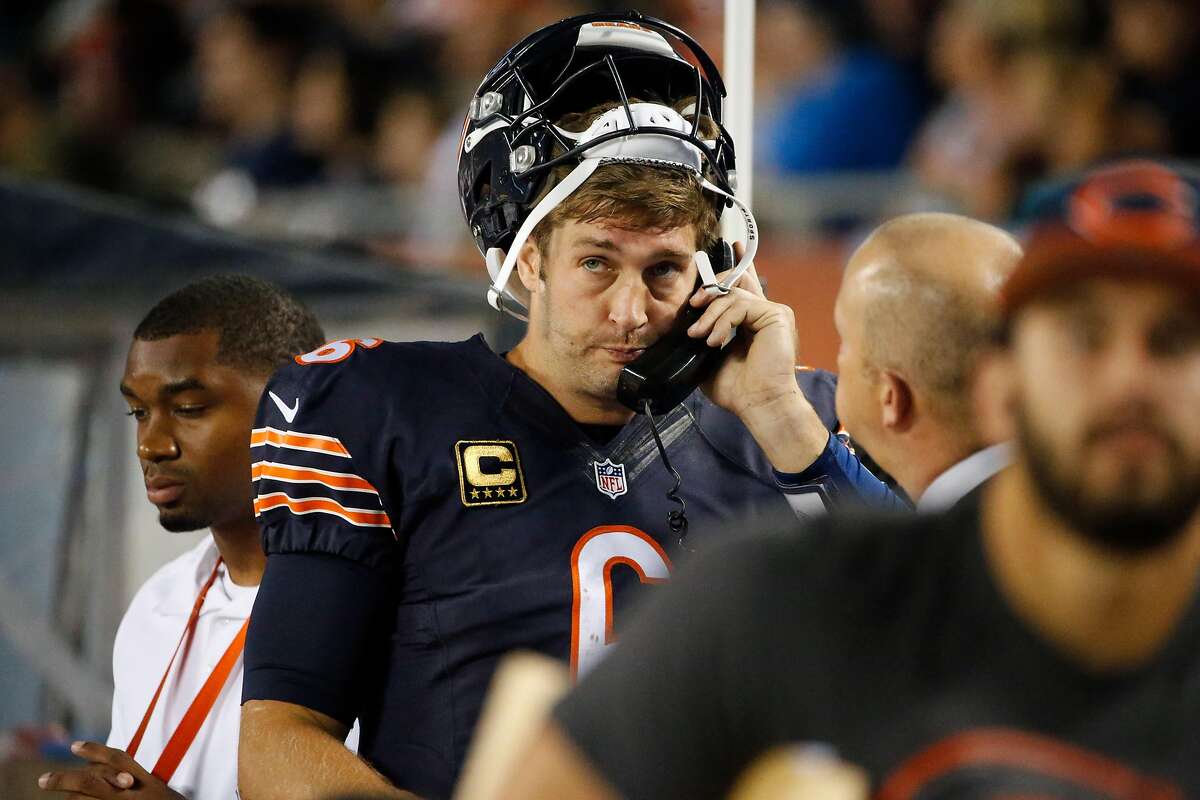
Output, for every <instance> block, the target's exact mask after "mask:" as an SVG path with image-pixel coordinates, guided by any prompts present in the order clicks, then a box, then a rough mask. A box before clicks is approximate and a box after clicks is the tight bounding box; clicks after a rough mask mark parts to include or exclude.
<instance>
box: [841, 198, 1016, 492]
mask: <svg viewBox="0 0 1200 800" xmlns="http://www.w3.org/2000/svg"><path fill="white" fill-rule="evenodd" d="M1020 256H1021V248H1020V245H1019V244H1017V241H1016V239H1014V238H1013V237H1012V236H1010V235H1009V234H1007V233H1006V232H1004V231H1002V230H1000V229H999V228H996V227H993V226H991V225H987V224H985V223H982V222H978V221H976V220H972V219H968V218H966V217H960V216H956V215H953V214H911V215H907V216H903V217H898V218H896V219H893V220H891V221H889V222H887V223H884V224H883V225H881V226H880V227H879V228H877V229H876V230H875V231H874V232H872V233H871V235H870V236H869V237H868V238H867V240H866V241H865V242H863V244H862V245H861V246H860V247H859V248H858V250H856V251H855V252H854V254H853V255H852V256H851V258H850V261H849V263H848V264H847V266H846V273H845V276H844V277H843V279H842V288H841V291H840V292H839V294H838V300H837V307H836V309H835V319H836V322H837V326H838V331H839V333H840V334H841V337H842V354H841V356H839V361H843V360H844V361H846V362H847V363H839V370H840V371H841V372H842V375H841V377H840V382H842V383H845V384H846V386H845V390H844V392H843V391H842V390H841V389H840V388H839V403H838V405H839V412H841V413H842V420H843V423H844V424H845V425H846V426H847V428H848V429H849V430H850V433H851V435H853V436H854V437H855V438H856V439H858V440H859V441H861V442H862V443H863V444H864V446H866V448H867V450H868V451H870V452H871V454H872V455H873V456H875V457H876V458H877V459H880V464H881V465H882V466H883V467H884V468H885V469H889V466H888V464H886V463H884V460H883V458H882V457H884V453H883V452H882V450H883V448H882V447H881V446H880V444H878V443H876V444H875V445H874V446H873V444H872V441H871V439H872V438H876V434H877V433H878V432H879V431H881V430H882V428H884V427H886V425H887V422H886V421H883V420H881V418H880V417H881V415H880V413H879V408H878V402H879V392H878V391H875V390H877V389H878V388H879V381H880V380H881V378H882V377H883V376H884V375H885V374H891V375H894V376H898V377H899V378H900V379H902V380H903V381H904V382H905V383H906V385H907V387H908V388H909V389H911V394H912V406H913V410H914V413H915V414H918V415H926V416H927V418H928V421H929V423H930V424H934V425H937V426H939V427H941V428H944V429H945V431H946V433H947V435H949V436H953V437H955V438H956V439H958V440H959V441H961V442H962V447H963V448H965V449H967V452H970V450H973V449H975V447H974V445H975V444H976V440H975V439H974V434H973V426H972V425H971V415H970V401H969V396H968V395H969V392H968V386H967V384H968V380H969V378H970V375H971V372H972V370H973V368H974V365H975V362H976V359H977V357H978V355H979V353H980V351H981V350H982V349H983V348H984V347H985V346H986V344H987V342H988V340H989V339H990V337H991V335H992V333H993V331H994V330H995V327H996V325H997V324H998V322H999V308H998V304H997V303H998V300H997V291H998V290H999V287H1000V285H1001V283H1002V282H1003V280H1004V278H1005V277H1007V275H1008V274H1009V272H1011V271H1012V269H1013V268H1014V267H1015V266H1016V262H1017V260H1018V259H1019V258H1020ZM843 393H844V394H845V395H846V397H845V398H843V397H842V395H843ZM843 403H845V405H846V406H847V407H846V408H845V409H843V408H842V406H843ZM855 423H857V425H856V424H855ZM855 427H858V428H859V430H857V431H856V430H855ZM877 451H878V452H877ZM952 463H953V462H952ZM947 466H949V465H947ZM889 471H892V470H891V469H889Z"/></svg>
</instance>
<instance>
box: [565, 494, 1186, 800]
mask: <svg viewBox="0 0 1200 800" xmlns="http://www.w3.org/2000/svg"><path fill="white" fill-rule="evenodd" d="M978 509H979V505H978V502H977V501H975V500H972V501H968V502H965V503H963V504H961V505H960V507H958V508H956V509H954V510H952V511H951V512H949V513H948V514H947V515H946V516H942V517H910V518H907V519H902V518H887V519H863V518H846V519H842V520H829V521H826V522H824V523H822V524H820V525H819V526H817V527H815V528H814V529H811V530H809V531H806V532H804V533H803V534H801V535H796V534H794V533H789V534H781V535H776V536H774V537H769V538H763V539H761V540H757V541H755V542H753V543H748V542H745V541H743V542H739V543H737V545H736V547H721V548H719V549H717V550H716V551H715V552H712V553H709V554H707V556H706V557H705V558H704V559H702V560H700V561H699V562H697V563H695V564H693V565H692V567H693V570H692V571H690V572H689V571H687V570H685V571H684V573H683V575H682V576H681V577H680V578H678V579H677V580H676V581H675V582H674V583H673V585H672V586H670V587H666V588H665V589H664V591H663V592H662V593H661V594H660V595H658V596H657V597H656V598H655V599H654V602H653V603H651V604H649V605H648V607H647V608H646V609H645V613H644V614H643V615H640V616H639V618H638V619H637V620H635V623H634V624H633V625H632V626H631V630H630V631H629V632H628V633H627V634H626V636H625V637H623V638H622V640H621V642H620V644H619V645H618V647H617V648H616V649H615V651H614V652H613V653H612V654H611V655H610V656H609V657H608V658H607V659H606V660H605V661H604V662H603V663H602V664H600V665H599V666H598V667H597V668H596V670H594V671H593V672H592V673H590V674H589V675H588V676H587V677H586V678H585V679H584V680H583V682H582V683H581V684H580V685H579V687H578V688H577V689H576V691H575V692H574V693H572V694H571V695H570V696H569V697H568V698H567V699H566V700H564V701H563V702H562V703H561V704H560V705H559V707H558V708H557V709H556V711H555V714H556V717H557V719H558V721H559V722H560V724H562V725H563V726H564V728H565V729H566V731H567V732H568V734H569V735H570V736H571V737H572V738H573V739H574V740H575V741H576V742H577V743H578V744H579V745H580V747H581V748H582V750H583V751H584V752H585V753H586V754H587V755H588V756H589V757H590V758H591V759H592V761H593V762H594V764H595V765H596V766H597V767H598V768H599V769H600V771H601V773H602V774H603V775H604V776H605V777H606V778H607V779H608V780H609V781H610V782H611V783H612V784H613V785H614V786H616V787H617V788H618V789H619V790H620V791H621V792H622V793H623V794H625V795H626V796H628V797H631V798H641V797H645V798H662V797H688V798H705V797H721V796H724V794H725V792H726V791H727V789H728V787H729V786H730V784H731V782H732V781H733V780H734V779H735V778H736V777H737V775H738V774H739V773H740V772H741V771H742V770H743V769H744V768H745V767H746V766H747V765H748V764H749V763H750V761H752V760H753V759H754V758H755V757H756V756H757V755H759V754H761V753H762V752H763V751H765V750H767V749H769V748H770V747H772V746H775V745H778V744H784V743H812V744H818V743H819V744H823V745H832V747H833V748H834V749H835V750H836V751H837V753H838V754H839V755H840V756H841V757H842V758H843V759H845V760H847V761H849V762H851V763H854V764H857V765H859V766H862V767H864V768H865V769H867V770H868V772H869V773H870V775H871V778H872V781H873V784H874V787H875V789H876V791H879V792H880V794H879V795H878V796H880V797H886V798H895V799H898V798H945V797H968V796H969V797H982V796H987V797H992V796H998V794H1005V793H1011V794H1012V795H1013V796H1016V795H1021V796H1038V797H1050V798H1078V799H1080V800H1083V799H1085V798H1113V797H1118V796H1120V797H1183V796H1186V795H1194V794H1197V793H1200V625H1198V617H1200V609H1198V608H1197V603H1195V602H1194V603H1193V604H1192V608H1191V609H1190V610H1189V612H1188V613H1187V615H1186V616H1185V619H1184V620H1183V621H1182V622H1181V623H1180V625H1179V626H1178V627H1177V629H1176V631H1175V633H1174V635H1173V636H1172V638H1171V639H1170V641H1169V642H1168V643H1167V645H1166V646H1165V647H1164V648H1163V649H1162V651H1161V652H1160V653H1159V654H1158V656H1157V657H1156V658H1154V659H1152V660H1151V661H1150V663H1147V664H1146V665H1144V666H1143V667H1141V668H1139V669H1136V670H1131V671H1127V672H1122V673H1120V674H1096V673H1091V672H1088V671H1085V670H1084V669H1082V668H1081V667H1079V666H1078V665H1076V664H1075V663H1073V662H1071V661H1070V660H1068V659H1067V658H1065V657H1064V656H1062V655H1060V653H1059V652H1058V651H1057V650H1055V649H1054V648H1053V647H1051V646H1050V645H1049V643H1048V642H1046V641H1045V640H1043V639H1041V638H1040V637H1039V636H1038V635H1036V634H1035V633H1034V632H1033V631H1032V630H1031V629H1029V628H1028V627H1027V626H1026V625H1025V623H1024V622H1023V621H1022V620H1020V619H1018V618H1017V617H1016V616H1015V615H1014V613H1013V612H1012V611H1011V610H1010V608H1009V606H1008V604H1007V603H1006V601H1005V600H1004V599H1003V598H1002V596H1001V595H1000V594H999V591H998V589H997V587H996V585H995V583H994V580H993V578H992V576H991V573H990V571H989V568H988V566H987V561H986V557H985V555H984V551H983V548H982V544H981V538H980V533H979V521H978V513H979V510H978ZM1122 792H1124V793H1122ZM1156 792H1161V793H1156Z"/></svg>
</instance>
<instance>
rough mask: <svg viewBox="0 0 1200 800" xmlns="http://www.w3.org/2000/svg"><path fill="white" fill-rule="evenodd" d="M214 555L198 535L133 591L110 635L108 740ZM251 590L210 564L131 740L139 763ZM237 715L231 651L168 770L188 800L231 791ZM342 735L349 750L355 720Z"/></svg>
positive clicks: (192, 689) (148, 682)
mask: <svg viewBox="0 0 1200 800" xmlns="http://www.w3.org/2000/svg"><path fill="white" fill-rule="evenodd" d="M218 555H219V553H218V552H217V546H216V543H215V542H213V538H212V536H211V535H209V536H206V537H204V539H203V540H201V541H200V543H199V544H197V545H196V546H195V547H194V548H192V549H191V550H189V551H188V552H186V553H184V554H183V555H181V556H180V557H179V558H177V559H175V560H174V561H171V562H170V563H168V564H167V565H166V566H164V567H162V568H161V569H159V570H158V571H157V572H155V573H154V574H153V575H152V576H151V577H150V579H149V580H148V581H146V583H144V584H143V585H142V588H141V589H139V590H138V592H137V594H136V595H134V597H133V602H132V603H130V604H129V610H127V611H126V612H125V616H124V618H122V620H121V626H120V627H119V628H118V629H117V638H116V642H115V643H114V644H113V684H114V687H115V689H114V691H113V711H112V730H111V731H110V732H109V734H108V746H109V747H115V748H119V749H122V750H124V749H125V748H126V747H128V746H129V742H130V740H131V739H132V738H133V734H134V732H135V731H136V730H137V727H138V725H139V724H141V721H142V717H143V715H145V713H146V708H147V706H149V704H150V698H152V697H153V696H154V690H155V689H157V688H158V683H159V681H160V680H162V676H163V671H164V670H165V669H166V667H167V662H169V661H170V660H171V653H173V652H174V651H175V645H176V644H178V643H179V637H180V636H182V635H183V630H184V628H185V627H187V621H188V617H189V615H190V614H191V611H192V605H193V604H194V603H195V602H196V596H197V595H198V594H199V593H200V588H201V587H202V586H203V585H204V582H205V581H207V580H208V578H209V576H210V575H212V571H213V565H214V564H216V563H217V556H218ZM257 594H258V587H257V586H238V585H237V584H235V583H234V582H233V581H232V580H231V579H230V577H229V571H228V570H227V569H226V568H225V565H224V564H222V565H221V566H220V567H219V568H218V572H217V580H216V581H214V582H213V585H212V588H210V589H209V590H208V596H207V597H205V599H204V605H203V606H202V607H201V609H200V617H199V619H198V620H197V623H196V632H195V634H194V635H193V637H192V644H191V647H190V648H189V649H188V653H187V658H186V659H183V650H182V649H181V650H180V653H179V656H177V657H176V659H175V663H174V664H173V665H172V667H171V674H170V675H169V676H168V677H167V682H166V685H165V686H164V687H163V691H162V694H161V695H160V696H159V698H158V704H157V705H156V706H155V707H154V714H153V715H152V716H151V717H150V722H149V724H148V725H147V726H146V732H145V734H144V735H143V737H142V742H141V745H139V747H138V751H137V756H136V760H137V762H138V763H139V764H141V765H142V766H143V767H144V768H145V769H146V770H147V771H150V770H152V769H153V768H154V764H155V762H157V761H158V758H159V756H160V755H162V751H163V748H164V747H166V744H167V741H168V740H169V739H170V738H171V734H173V733H174V732H175V729H176V728H177V727H178V726H179V722H180V720H182V719H183V715H184V713H185V712H186V711H187V709H188V707H189V706H190V705H191V704H192V701H193V700H194V699H195V698H196V694H197V693H198V692H199V691H200V687H201V686H203V685H204V682H205V681H206V680H207V679H208V676H209V675H210V674H212V671H213V668H214V667H215V666H216V665H217V662H218V661H219V660H220V659H221V656H223V655H224V654H225V650H226V649H227V648H228V647H229V644H230V642H232V641H233V637H234V636H235V635H237V632H238V630H239V629H240V628H241V626H242V623H243V622H245V621H246V618H247V617H249V616H250V610H251V608H252V607H253V605H254V597H255V596H256V595H257ZM180 659H183V663H182V664H180ZM241 718H242V659H241V658H240V657H239V658H238V661H237V663H236V664H235V665H234V668H233V672H232V673H231V674H230V675H229V679H228V680H227V681H226V682H225V686H224V687H223V688H222V689H221V693H220V694H219V695H218V696H217V700H216V702H215V703H214V704H213V707H212V710H211V711H210V712H209V714H208V718H207V719H205V720H204V724H203V725H202V726H201V727H200V730H199V732H198V733H197V734H196V738H195V740H194V741H193V742H192V745H191V747H189V748H188V750H187V752H186V753H185V754H184V756H183V760H182V761H180V762H179V766H178V768H176V770H175V774H174V775H173V776H172V777H171V780H170V782H169V785H170V787H171V788H172V789H174V790H175V791H177V792H179V793H180V794H182V795H184V796H185V797H188V798H191V800H233V798H236V797H237V751H238V727H239V725H240V724H241ZM346 744H347V746H348V747H350V748H351V749H357V745H358V726H357V724H356V725H355V726H354V728H353V729H352V730H351V731H350V736H349V738H348V739H347V740H346Z"/></svg>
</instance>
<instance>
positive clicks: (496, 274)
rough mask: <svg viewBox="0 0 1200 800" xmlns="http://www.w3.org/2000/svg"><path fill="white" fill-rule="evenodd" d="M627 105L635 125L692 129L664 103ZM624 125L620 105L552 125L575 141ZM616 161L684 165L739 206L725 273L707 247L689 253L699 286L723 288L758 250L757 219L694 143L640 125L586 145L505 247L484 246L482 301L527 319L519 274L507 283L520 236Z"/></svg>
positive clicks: (521, 243)
mask: <svg viewBox="0 0 1200 800" xmlns="http://www.w3.org/2000/svg"><path fill="white" fill-rule="evenodd" d="M630 111H632V112H633V119H634V122H635V123H636V124H637V125H638V126H639V127H660V128H669V129H673V130H676V131H679V132H680V133H690V132H691V130H692V123H691V122H689V121H688V120H686V119H684V118H683V117H682V116H681V115H680V114H679V113H678V112H676V111H675V110H674V109H672V108H670V107H668V106H661V105H658V104H656V103H634V104H632V105H631V106H630ZM628 128H629V118H628V115H627V114H626V113H625V108H624V107H623V106H618V107H616V108H613V109H610V110H609V111H606V112H605V113H603V114H601V115H600V116H599V117H597V118H596V120H595V121H594V122H592V124H591V126H590V127H589V128H588V129H587V130H586V131H584V132H583V133H572V132H570V131H564V130H562V129H561V128H560V129H558V131H559V133H560V134H562V135H563V136H564V137H565V138H568V139H573V140H575V142H576V144H584V143H586V142H587V141H589V140H591V139H594V138H595V137H596V136H599V135H601V134H604V133H608V132H610V131H614V130H626V129H628ZM616 163H636V164H645V165H647V166H664V167H675V168H682V169H686V170H688V171H689V172H692V173H694V174H695V175H696V176H697V177H698V178H699V179H700V186H701V187H702V188H703V189H705V190H706V191H709V192H712V193H713V194H716V195H720V196H721V197H724V198H726V199H728V200H729V201H731V202H732V203H733V205H734V207H736V208H737V209H738V211H740V212H741V222H742V228H743V230H744V231H745V238H744V240H743V241H744V243H745V251H744V252H743V253H742V257H741V259H740V260H739V261H738V263H737V265H736V266H735V267H734V268H733V269H732V270H731V271H730V272H729V274H728V275H726V276H725V279H724V280H723V281H720V282H718V281H717V276H716V273H715V272H714V271H713V265H712V262H711V261H710V260H709V257H708V253H705V252H704V251H702V250H698V251H696V253H695V255H694V256H693V259H694V260H695V262H696V269H697V270H698V271H699V273H700V281H701V284H702V285H703V286H704V288H705V289H707V290H708V291H710V292H713V293H720V294H725V293H726V292H728V291H729V290H730V288H732V286H733V285H734V284H735V283H737V281H738V279H739V278H741V277H742V274H743V273H744V272H745V271H746V270H747V269H749V268H750V265H751V264H752V263H753V262H754V255H755V253H757V252H758V225H757V224H756V223H755V221H754V215H753V214H751V213H750V209H749V208H747V207H746V204H745V203H743V202H742V201H741V200H738V199H737V198H736V197H734V196H733V195H732V194H730V193H729V192H726V191H724V190H723V189H721V188H719V187H717V186H714V185H713V184H712V183H711V182H709V181H708V180H706V179H705V178H704V177H703V169H702V167H703V157H702V156H701V154H700V151H699V149H698V148H697V147H696V146H695V145H693V144H691V143H690V142H687V141H684V140H683V139H679V138H676V137H674V136H664V135H660V134H654V133H652V132H649V131H643V132H642V133H636V134H630V135H629V136H619V137H616V138H614V139H610V140H609V141H607V142H604V143H603V144H601V145H598V146H596V147H594V148H592V149H591V150H589V151H588V152H587V156H586V157H585V158H584V159H583V160H582V161H581V162H580V163H579V165H578V166H576V167H575V169H573V170H571V172H570V173H569V174H568V175H567V176H566V177H565V178H563V179H562V180H561V181H560V182H559V183H557V184H556V185H555V186H554V187H553V188H552V189H551V190H550V191H549V192H547V194H546V196H545V197H543V198H542V200H541V202H539V203H538V204H537V205H536V206H534V207H533V210H532V211H530V212H529V216H528V217H526V218H525V221H524V222H523V223H522V224H521V227H520V228H518V229H517V235H516V236H515V237H514V238H513V243H512V245H511V246H510V247H509V249H508V252H507V253H505V252H504V251H503V250H501V249H500V248H499V247H493V248H490V249H489V250H488V251H487V255H486V256H485V259H486V262H487V269H488V275H490V276H491V278H492V285H491V286H490V287H489V288H488V294H487V296H488V303H489V304H490V305H491V306H492V308H494V309H496V310H498V311H504V312H507V313H508V314H511V315H512V316H514V317H516V318H517V319H520V320H525V321H528V317H527V313H528V301H527V297H528V292H527V291H526V290H525V287H524V286H522V285H521V284H520V281H519V280H518V281H517V287H516V291H514V290H513V289H510V288H509V286H508V282H509V280H510V279H511V278H512V273H513V269H514V268H515V267H516V265H517V257H518V255H520V252H521V248H522V247H524V245H525V242H526V240H528V239H529V234H530V233H532V232H533V229H534V228H535V227H537V224H538V223H539V222H541V221H542V220H543V219H545V218H546V215H547V214H549V213H550V212H551V211H553V210H554V209H555V208H556V207H557V206H558V205H559V203H561V202H562V201H563V200H566V199H567V197H569V196H570V195H571V193H572V192H574V191H575V190H576V189H578V188H579V187H580V186H582V185H583V183H584V181H586V180H587V179H588V178H590V177H591V176H592V173H593V172H595V171H596V168H597V167H599V166H600V165H602V164H616ZM728 211H729V209H726V212H725V213H728Z"/></svg>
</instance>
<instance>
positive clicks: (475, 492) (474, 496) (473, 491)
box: [471, 489, 479, 500]
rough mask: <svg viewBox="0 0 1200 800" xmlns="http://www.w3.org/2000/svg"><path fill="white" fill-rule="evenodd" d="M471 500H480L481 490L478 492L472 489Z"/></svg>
mask: <svg viewBox="0 0 1200 800" xmlns="http://www.w3.org/2000/svg"><path fill="white" fill-rule="evenodd" d="M471 499H472V500H478V499H479V490H478V489H472V490H471Z"/></svg>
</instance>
